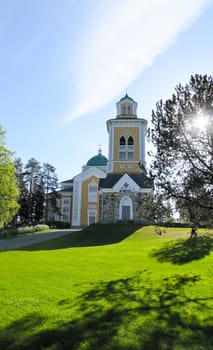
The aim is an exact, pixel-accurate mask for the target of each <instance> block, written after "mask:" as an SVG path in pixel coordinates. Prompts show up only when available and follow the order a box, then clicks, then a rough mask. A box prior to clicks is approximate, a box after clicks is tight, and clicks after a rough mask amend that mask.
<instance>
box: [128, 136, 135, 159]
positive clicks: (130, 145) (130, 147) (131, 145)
mask: <svg viewBox="0 0 213 350" xmlns="http://www.w3.org/2000/svg"><path fill="white" fill-rule="evenodd" d="M127 159H128V160H134V139H133V137H132V136H130V137H129V138H128V147H127Z"/></svg>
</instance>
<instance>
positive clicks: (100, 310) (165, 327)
mask: <svg viewBox="0 0 213 350" xmlns="http://www.w3.org/2000/svg"><path fill="white" fill-rule="evenodd" d="M199 280H200V278H199V276H198V275H186V274H185V275H173V276H171V277H170V278H163V279H161V280H159V281H156V280H155V281H153V280H152V279H150V278H149V276H148V272H146V271H144V272H142V273H138V274H136V275H135V276H133V277H130V278H127V279H119V280H116V281H111V282H102V283H99V284H97V285H94V286H93V288H92V289H91V290H89V291H87V292H86V293H84V294H82V295H81V296H79V298H78V299H77V300H76V301H75V303H74V304H73V303H72V301H71V300H61V301H59V302H58V304H57V306H58V308H59V310H60V311H59V314H66V313H68V315H69V318H70V320H69V321H67V322H63V323H62V322H61V323H60V320H52V319H48V318H47V319H46V320H45V319H42V317H40V316H39V315H37V314H33V315H29V316H28V317H26V318H23V319H20V320H18V321H16V322H14V323H11V325H10V326H8V327H7V328H5V329H4V330H2V332H1V336H0V348H1V349H7V350H29V349H30V350H39V349H43V350H44V349H49V350H50V349H51V350H53V349H54V350H62V349H69V350H84V349H86V350H94V349H101V350H102V349H104V350H143V349H144V350H162V349H163V350H171V349H185V350H186V349H187V350H193V349H194V350H195V349H200V350H204V349H205V350H210V349H212V345H213V333H212V311H211V310H212V309H211V308H210V307H209V306H212V303H213V300H212V298H209V299H207V298H201V297H193V296H192V295H193V294H192V293H191V289H190V288H191V286H193V285H194V284H195V283H197V282H199ZM54 321H55V325H54ZM40 322H43V326H44V325H45V322H47V323H46V324H47V325H48V324H51V325H52V326H51V328H49V329H47V328H46V329H45V330H42V329H39V326H38V325H39V324H40ZM48 322H49V323H48ZM47 325H46V327H48V326H47Z"/></svg>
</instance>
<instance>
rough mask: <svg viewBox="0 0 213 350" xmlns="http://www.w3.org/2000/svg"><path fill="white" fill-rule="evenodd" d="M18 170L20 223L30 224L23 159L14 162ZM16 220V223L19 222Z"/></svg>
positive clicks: (18, 214)
mask: <svg viewBox="0 0 213 350" xmlns="http://www.w3.org/2000/svg"><path fill="white" fill-rule="evenodd" d="M14 165H15V169H16V179H17V184H18V188H19V193H20V195H19V210H18V213H17V218H18V223H21V224H27V223H28V190H27V185H26V182H25V180H24V171H23V163H22V161H21V158H16V159H15V161H14ZM17 218H16V222H17Z"/></svg>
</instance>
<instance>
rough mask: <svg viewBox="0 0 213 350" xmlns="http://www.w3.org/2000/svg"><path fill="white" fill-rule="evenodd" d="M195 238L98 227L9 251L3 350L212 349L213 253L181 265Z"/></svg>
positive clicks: (0, 324)
mask: <svg viewBox="0 0 213 350" xmlns="http://www.w3.org/2000/svg"><path fill="white" fill-rule="evenodd" d="M188 231H189V230H188V229H187V230H185V229H183V228H177V229H176V228H175V229H170V228H168V229H167V233H166V234H165V235H163V236H157V235H156V234H155V232H154V227H144V228H142V229H138V227H137V228H136V227H133V226H131V225H129V226H128V225H114V226H113V225H92V226H91V227H88V228H87V229H86V230H84V231H81V232H77V233H75V232H72V233H70V234H68V235H67V236H64V237H61V238H59V239H54V240H52V241H48V242H44V243H40V244H37V245H32V246H31V247H25V248H24V249H23V250H20V249H19V250H18V251H10V252H4V253H1V254H0V264H1V270H0V280H1V290H0V303H1V320H0V329H1V334H0V348H1V349H8V350H12V349H13V350H20V349H22V350H24V349H31V350H37V349H46V350H47V349H54V350H61V349H65V350H66V349H72V350H85V349H87V350H93V349H105V350H121V349H122V350H124V349H126V350H127V349H128V350H133V349H134V350H147V349H150V350H151V349H158V350H170V349H174V350H176V349H184V350H197V349H200V350H204V349H205V350H210V349H212V344H213V335H212V319H213V300H212V293H213V287H212V273H211V269H209V266H211V264H212V262H213V254H212V246H211V244H210V243H209V242H208V241H206V242H205V241H204V242H203V245H202V246H201V245H199V247H197V249H198V250H196V251H195V252H194V254H193V256H192V257H190V254H188V255H187V254H184V259H185V261H184V259H182V260H179V259H181V251H183V249H182V248H181V247H180V246H178V244H177V242H179V240H180V239H182V242H183V244H184V242H185V238H186V237H187V236H188ZM116 232H117V235H119V237H120V239H119V240H117V242H116V240H115V238H116ZM200 232H204V231H200ZM94 236H95V237H96V243H97V242H98V243H99V245H98V244H95V241H93V243H92V239H94V238H93V237H94ZM101 237H102V243H101ZM177 238H178V240H177ZM107 240H108V241H107ZM104 242H107V244H106V245H104ZM83 243H84V244H83ZM168 243H170V245H169V246H168V245H167V244H168ZM172 246H173V249H174V254H175V256H176V259H174V260H172V254H171V253H170V252H171V249H172ZM179 248H180V249H179ZM156 249H158V255H156V256H153V252H156ZM188 249H189V252H190V247H187V246H186V247H185V250H188ZM160 251H161V253H162V254H161V255H160ZM164 253H165V254H166V255H165V260H164V261H163V262H162V260H161V257H163V255H164ZM44 286H45V287H44Z"/></svg>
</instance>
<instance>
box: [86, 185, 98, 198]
mask: <svg viewBox="0 0 213 350" xmlns="http://www.w3.org/2000/svg"><path fill="white" fill-rule="evenodd" d="M97 195H98V186H97V184H96V183H95V182H91V183H90V184H89V186H88V202H97Z"/></svg>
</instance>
